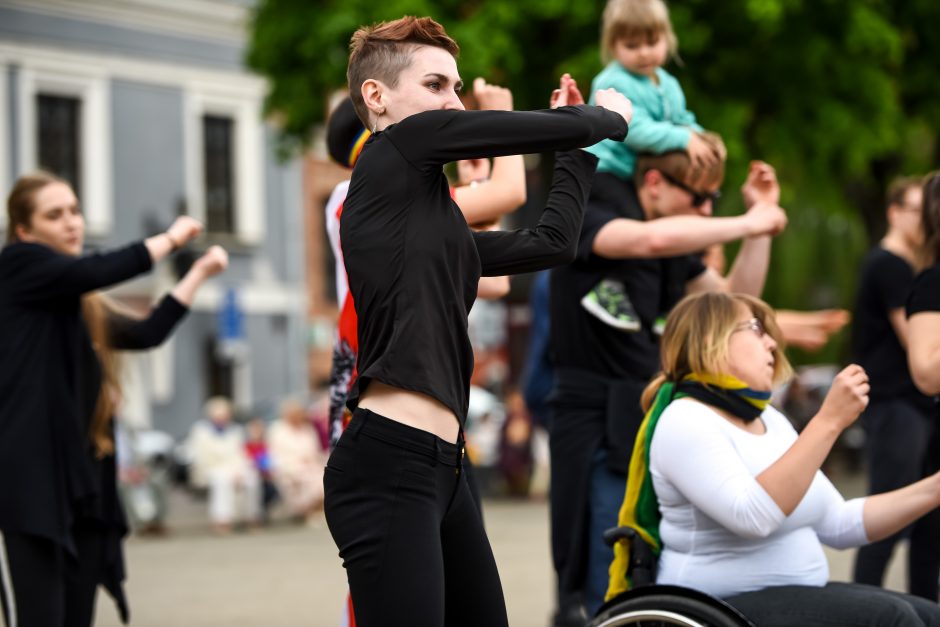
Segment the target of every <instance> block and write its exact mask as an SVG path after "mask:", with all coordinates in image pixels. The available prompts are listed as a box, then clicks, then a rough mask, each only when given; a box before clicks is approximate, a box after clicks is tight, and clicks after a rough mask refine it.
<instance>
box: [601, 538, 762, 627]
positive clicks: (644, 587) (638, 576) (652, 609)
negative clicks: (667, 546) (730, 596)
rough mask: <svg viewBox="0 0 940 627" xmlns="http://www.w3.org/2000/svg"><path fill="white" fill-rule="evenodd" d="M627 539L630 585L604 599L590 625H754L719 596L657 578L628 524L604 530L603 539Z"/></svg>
mask: <svg viewBox="0 0 940 627" xmlns="http://www.w3.org/2000/svg"><path fill="white" fill-rule="evenodd" d="M621 541H623V542H629V543H630V563H629V564H628V566H627V574H628V575H629V576H630V578H631V580H632V582H633V588H632V589H630V590H627V591H626V592H624V593H622V594H619V595H617V596H616V597H614V598H613V599H611V600H610V601H607V602H606V603H604V605H602V606H601V608H600V609H599V610H598V611H597V615H596V616H595V618H594V620H593V621H591V623H590V627H623V626H625V625H635V626H637V627H665V626H677V627H756V626H755V625H754V623H752V622H751V621H749V620H748V619H747V618H746V617H745V616H744V615H743V614H741V612H739V611H738V610H736V609H735V608H733V607H731V606H730V605H728V604H727V603H725V602H724V601H722V600H721V599H717V598H715V597H713V596H710V595H708V594H705V593H704V592H699V591H698V590H692V589H691V588H683V587H681V586H669V585H660V584H657V583H655V582H656V556H655V555H654V554H653V549H652V548H651V547H650V546H649V545H648V544H646V542H645V541H644V540H643V539H642V538H641V537H640V535H639V534H638V533H637V532H636V531H635V530H634V529H632V528H630V527H616V528H614V529H608V530H607V531H605V532H604V542H605V543H606V544H608V545H609V546H613V545H614V544H616V543H617V542H621Z"/></svg>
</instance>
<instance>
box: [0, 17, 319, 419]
mask: <svg viewBox="0 0 940 627" xmlns="http://www.w3.org/2000/svg"><path fill="white" fill-rule="evenodd" d="M250 4H251V2H247V1H238V0H227V1H226V0H0V189H2V190H4V196H5V195H6V193H8V191H9V189H10V187H11V186H12V183H13V181H14V180H15V179H16V177H17V176H19V175H20V174H23V173H26V172H30V171H32V170H35V169H36V168H39V167H42V168H45V169H48V170H51V171H53V172H55V173H57V174H59V175H60V176H63V177H65V178H66V179H68V180H69V181H70V182H71V183H72V184H73V185H74V187H75V189H76V192H77V194H78V196H79V198H80V200H81V203H82V206H83V209H84V212H85V216H86V221H87V227H86V228H87V236H86V242H87V246H88V248H89V249H105V248H108V247H112V246H117V245H121V244H124V243H126V242H129V241H132V240H138V239H141V238H143V237H147V236H149V235H152V234H154V233H158V232H160V231H162V230H164V229H165V228H166V227H167V226H169V224H170V223H171V222H172V221H173V219H174V218H175V217H176V216H177V215H180V214H183V213H185V214H188V215H191V216H193V217H195V218H197V219H199V220H200V221H202V222H203V223H204V224H205V225H206V234H205V236H204V237H203V238H201V239H200V240H199V241H198V242H196V243H195V245H194V246H192V251H190V252H189V253H188V254H187V253H186V252H183V253H178V254H177V257H176V259H175V260H174V261H172V262H170V263H164V264H161V265H160V266H158V267H157V268H156V269H155V271H154V272H153V273H151V274H150V275H148V276H146V277H143V278H141V279H138V280H135V281H132V282H130V283H128V284H125V285H122V286H119V287H118V288H116V289H115V290H113V291H112V292H111V293H112V294H114V295H115V296H116V297H117V298H118V299H120V300H121V301H123V302H125V303H127V304H129V305H131V306H134V307H137V308H140V309H145V308H146V306H147V305H149V304H150V303H152V302H154V301H155V300H156V299H158V298H159V297H160V296H162V294H164V293H165V292H167V291H168V290H169V289H170V288H171V287H172V285H173V284H174V283H175V281H176V278H177V276H178V274H179V273H180V272H182V271H184V270H185V267H186V265H187V263H189V262H191V261H192V259H193V258H194V256H195V255H196V254H198V253H199V252H200V251H201V250H204V249H205V248H208V246H210V245H212V244H216V243H217V244H221V245H223V246H224V247H225V248H226V249H227V250H228V251H229V254H230V259H231V262H230V267H229V270H228V271H227V272H226V273H224V274H223V275H220V276H219V277H216V278H214V279H213V280H212V281H210V283H208V284H207V285H206V286H205V287H204V288H203V289H202V290H201V292H200V293H199V295H198V298H197V300H196V302H195V303H194V305H193V308H192V312H191V314H190V315H189V317H188V318H187V319H186V320H185V321H184V322H183V323H182V325H181V326H180V328H179V329H178V330H177V331H176V333H175V334H174V335H173V337H172V339H170V340H169V341H168V342H167V343H166V344H165V345H164V346H163V347H161V348H159V349H157V350H154V351H152V352H150V353H148V354H146V355H134V356H130V357H128V358H127V359H126V360H125V368H124V371H125V374H126V375H127V376H126V379H127V381H126V382H125V396H126V397H127V402H126V405H125V408H124V410H123V413H124V414H125V415H126V416H127V418H128V419H129V420H132V421H136V422H138V423H140V424H145V425H146V424H150V425H152V426H153V427H154V428H157V429H161V430H164V431H167V432H169V433H170V434H172V435H174V436H175V437H181V436H182V435H184V434H185V433H186V432H187V431H188V429H189V426H190V425H191V424H192V422H193V421H194V420H195V419H196V418H198V417H199V415H200V410H201V407H202V404H203V402H204V401H205V399H206V398H208V397H209V396H211V395H214V394H225V395H228V396H231V397H232V398H233V399H234V401H235V403H236V405H237V406H238V407H239V408H240V409H241V410H242V411H243V412H246V413H259V412H262V413H263V412H266V411H269V410H270V408H271V407H275V406H276V404H277V402H278V401H279V400H280V399H281V398H283V397H284V396H285V395H288V394H298V393H303V392H305V391H306V390H307V387H308V381H309V378H308V357H307V343H308V328H307V311H308V309H309V307H308V303H307V299H306V296H305V286H306V278H305V263H306V261H305V257H306V254H305V250H304V245H305V242H304V232H305V221H304V215H303V211H304V206H303V204H304V203H303V169H304V168H303V166H302V165H301V161H300V160H299V159H295V160H291V161H286V162H282V161H279V160H278V157H277V154H276V137H275V134H276V131H275V129H273V128H272V127H271V126H270V125H269V124H267V123H266V122H265V121H264V119H263V117H262V105H263V99H264V96H265V89H266V86H265V83H264V81H262V80H261V79H260V78H258V77H256V76H254V75H252V74H251V73H250V72H248V71H247V70H246V69H245V66H244V63H243V55H244V50H245V42H246V34H245V28H246V23H247V20H248V18H249V17H250ZM5 228H6V224H5V216H3V217H0V231H4V230H5Z"/></svg>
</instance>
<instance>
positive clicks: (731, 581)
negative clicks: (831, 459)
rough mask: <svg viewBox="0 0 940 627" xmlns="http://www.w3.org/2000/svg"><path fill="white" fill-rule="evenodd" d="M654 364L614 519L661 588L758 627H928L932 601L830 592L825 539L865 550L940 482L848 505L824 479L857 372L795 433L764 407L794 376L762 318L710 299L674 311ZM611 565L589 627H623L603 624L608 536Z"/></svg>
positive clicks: (834, 587) (624, 584)
mask: <svg viewBox="0 0 940 627" xmlns="http://www.w3.org/2000/svg"><path fill="white" fill-rule="evenodd" d="M662 367H663V372H662V373H661V374H660V375H659V376H658V377H657V378H656V379H654V380H653V382H652V383H651V384H650V385H649V387H648V388H647V389H646V391H645V393H644V396H643V406H644V408H645V409H646V411H647V414H646V418H645V419H644V421H643V424H642V425H641V427H640V431H639V433H638V435H637V439H636V445H635V448H634V451H633V457H632V459H631V463H630V475H629V476H630V480H629V482H628V485H627V492H626V496H625V500H624V504H623V507H622V508H621V511H620V521H619V523H620V525H621V526H629V527H632V528H633V529H635V530H636V533H637V535H639V536H640V537H641V538H642V539H643V540H645V542H646V543H648V544H649V545H650V546H651V547H652V549H653V552H654V553H655V554H658V556H659V561H658V572H657V573H656V575H655V581H656V583H657V584H670V585H674V586H683V587H687V588H693V589H695V590H697V591H701V592H705V593H708V594H709V595H713V596H714V597H718V598H720V599H722V600H723V601H724V602H725V603H727V604H729V605H730V606H732V607H733V608H736V609H737V610H738V611H739V612H741V613H743V614H744V615H745V616H747V617H748V619H749V620H750V621H751V622H753V623H754V624H756V625H759V626H761V627H764V626H776V625H780V626H783V625H786V626H794V625H799V626H802V627H812V626H814V625H820V626H822V625H825V626H827V627H828V626H833V625H871V626H878V627H883V626H885V625H898V626H900V625H940V607H938V606H937V604H935V603H931V602H929V601H926V600H923V599H920V598H917V597H913V596H909V595H906V594H900V593H896V592H892V591H888V590H883V589H881V588H876V587H872V586H865V585H861V584H853V583H832V582H829V581H828V578H829V569H828V563H827V561H826V556H825V554H824V553H823V549H822V543H825V544H826V545H828V546H831V547H834V548H847V547H853V546H859V545H863V544H866V543H868V542H873V541H875V540H878V539H880V538H884V537H885V536H888V535H890V534H893V533H896V532H897V531H899V530H901V529H902V528H904V527H905V526H907V525H908V524H910V523H911V522H913V521H914V520H916V519H917V518H918V517H920V516H923V515H924V514H926V513H927V512H929V511H931V510H933V509H934V508H936V507H937V506H940V473H938V474H935V475H932V476H929V477H927V478H926V479H923V480H921V481H918V482H916V483H913V484H911V485H909V486H907V487H905V488H901V489H899V490H895V491H893V492H887V493H884V494H878V495H874V496H869V497H866V498H858V499H852V500H850V501H845V500H844V499H843V498H842V496H841V495H840V494H839V493H838V491H837V490H836V489H835V487H834V486H833V485H832V484H831V483H830V482H829V480H828V479H827V478H826V476H825V475H823V473H822V472H821V471H820V466H821V465H822V463H823V461H824V460H825V459H826V456H827V455H828V453H829V451H830V450H831V448H832V446H833V444H834V443H835V441H836V438H837V437H838V436H839V434H840V433H841V432H842V431H843V430H844V429H845V428H846V427H848V426H849V425H851V424H852V423H853V422H854V421H855V420H856V419H857V417H858V415H859V413H860V412H861V411H862V409H864V407H865V406H866V405H867V403H868V392H869V385H868V377H867V375H866V374H865V371H864V370H863V369H862V368H861V367H859V366H856V365H851V366H848V367H847V368H845V369H844V370H843V371H842V372H840V373H839V375H838V376H837V377H836V379H835V381H834V382H833V384H832V388H831V390H830V391H829V394H828V395H827V396H826V399H825V401H824V402H823V404H822V407H821V408H820V410H819V413H818V414H816V416H815V417H814V418H813V419H812V420H811V421H810V423H809V424H808V425H807V426H806V428H805V429H804V430H803V432H802V433H800V434H799V435H797V433H796V431H795V430H794V429H793V427H792V426H791V425H790V423H789V421H788V420H787V418H786V417H785V416H784V415H783V414H781V413H780V412H779V411H777V410H776V409H774V408H773V407H772V406H770V405H769V399H770V392H771V389H772V388H773V386H774V385H776V384H779V383H780V382H781V381H783V380H784V379H785V378H786V377H787V376H788V375H789V374H790V367H789V364H788V363H787V360H786V357H784V354H783V348H782V346H781V339H780V330H779V328H778V327H777V324H776V322H775V320H774V315H773V312H772V310H771V309H770V308H769V307H768V306H767V305H766V304H764V303H763V302H761V301H759V300H757V299H755V298H752V297H749V296H745V295H740V294H721V293H705V294H697V295H693V296H689V297H688V298H686V299H685V300H683V301H682V302H681V303H679V305H677V306H676V307H675V309H674V310H673V312H672V314H671V315H670V316H669V319H668V321H667V323H666V328H665V331H664V334H663V337H662ZM615 555H616V557H615V559H614V562H613V563H612V564H611V569H610V572H611V584H610V589H609V590H608V594H607V598H608V603H607V604H606V605H605V606H604V607H603V608H601V612H600V613H599V618H598V620H597V621H596V623H595V624H597V625H601V624H603V625H620V624H628V623H625V622H617V621H616V620H611V617H613V616H616V615H618V613H620V614H623V612H624V611H625V610H624V607H625V606H624V603H623V598H624V596H625V595H621V593H623V592H624V591H625V590H627V589H628V588H629V587H630V581H629V577H628V576H627V575H626V571H627V568H626V565H627V564H628V563H629V560H630V556H629V543H628V542H626V541H619V542H618V543H617V545H616V546H615ZM629 594H630V593H627V595H629ZM618 595H621V596H618ZM702 596H703V595H702ZM674 624H700V623H674ZM706 624H746V622H745V623H741V622H733V621H732V622H725V623H722V622H714V623H708V622H707V621H706Z"/></svg>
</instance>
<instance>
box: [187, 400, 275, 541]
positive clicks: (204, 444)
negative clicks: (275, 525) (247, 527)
mask: <svg viewBox="0 0 940 627" xmlns="http://www.w3.org/2000/svg"><path fill="white" fill-rule="evenodd" d="M204 414H205V419H203V420H200V421H198V422H196V424H194V425H193V427H192V430H191V431H190V433H189V438H188V440H187V445H188V448H189V451H190V455H191V457H192V466H191V469H190V473H189V481H190V483H191V484H192V486H193V487H195V488H198V489H208V491H209V519H210V521H211V522H212V526H213V528H214V529H215V530H216V531H217V532H218V533H227V532H228V531H230V530H231V527H232V524H233V523H235V522H247V523H249V524H252V525H257V524H258V523H260V517H261V482H260V479H259V476H258V472H257V471H256V470H255V467H254V465H253V464H252V461H251V458H250V457H249V456H248V454H247V452H246V451H245V436H244V433H243V432H242V428H241V426H239V425H237V424H233V423H232V414H233V409H232V403H231V402H230V401H229V400H228V399H227V398H224V397H221V396H215V397H212V398H210V399H209V400H208V401H206V405H205V410H204Z"/></svg>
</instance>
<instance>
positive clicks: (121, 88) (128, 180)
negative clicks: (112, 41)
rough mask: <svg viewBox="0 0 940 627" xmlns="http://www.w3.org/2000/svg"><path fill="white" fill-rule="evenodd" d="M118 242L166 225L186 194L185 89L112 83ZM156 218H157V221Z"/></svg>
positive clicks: (115, 237)
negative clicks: (184, 169)
mask: <svg viewBox="0 0 940 627" xmlns="http://www.w3.org/2000/svg"><path fill="white" fill-rule="evenodd" d="M111 102H112V105H111V106H112V108H111V113H112V116H113V120H112V137H113V148H112V149H113V161H114V164H113V165H114V169H113V172H114V178H113V183H114V232H113V233H112V234H111V236H110V237H109V238H108V242H107V243H108V244H112V245H116V244H120V243H124V242H128V241H131V240H136V239H140V238H141V237H144V236H146V235H151V234H152V233H153V231H152V230H151V231H149V232H148V231H145V226H155V227H157V228H161V229H166V228H167V227H168V226H169V225H170V223H171V222H172V221H173V219H174V218H175V217H176V207H177V204H178V203H179V202H180V201H181V200H182V199H183V197H184V196H185V182H184V178H183V94H182V91H181V90H179V89H172V88H167V87H156V86H153V85H145V84H142V83H130V82H125V81H114V82H112V83H111ZM151 223H152V224H151Z"/></svg>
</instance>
